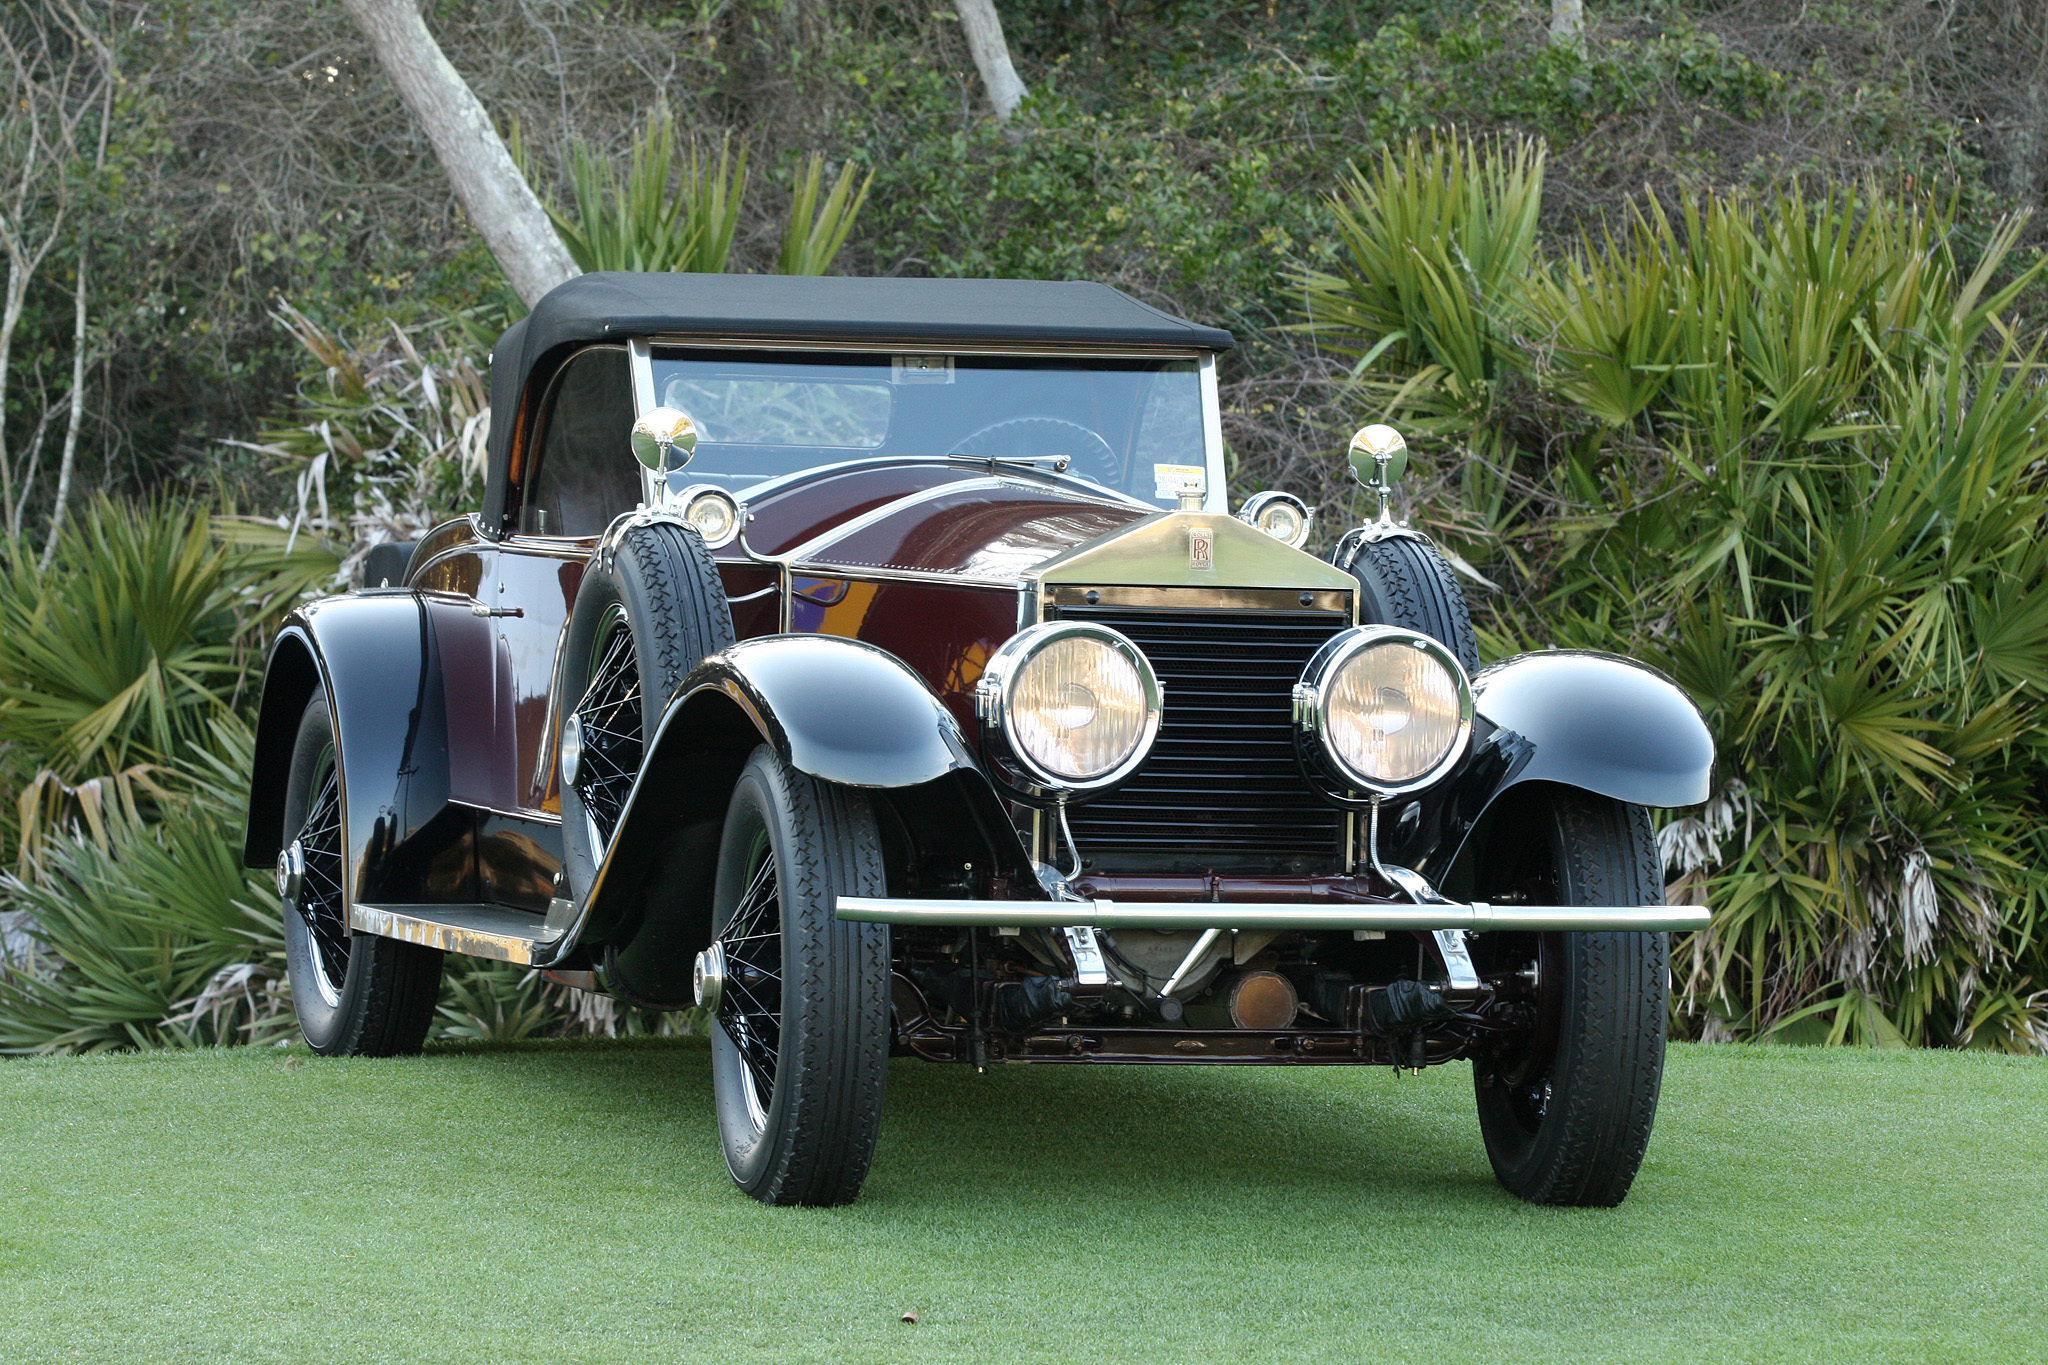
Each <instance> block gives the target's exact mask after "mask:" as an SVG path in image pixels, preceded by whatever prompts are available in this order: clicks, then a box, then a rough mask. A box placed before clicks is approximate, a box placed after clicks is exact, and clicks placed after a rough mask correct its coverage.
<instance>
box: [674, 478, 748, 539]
mask: <svg viewBox="0 0 2048 1365" xmlns="http://www.w3.org/2000/svg"><path fill="white" fill-rule="evenodd" d="M683 520H684V521H687V522H689V523H690V525H692V526H694V527H696V528H697V534H699V535H701V536H703V537H704V543H705V544H706V545H707V546H709V547H710V548H712V549H714V550H716V549H718V548H720V547H721V546H724V545H729V544H731V543H732V540H733V538H734V537H735V536H737V535H738V534H739V533H740V509H739V506H738V504H736V503H734V502H733V500H732V499H731V498H729V497H727V496H726V495H725V494H724V493H722V492H720V491H719V490H717V489H715V488H707V489H705V490H704V491H703V492H700V493H698V494H696V495H694V496H693V497H691V499H690V500H689V501H688V502H686V503H684V504H683Z"/></svg>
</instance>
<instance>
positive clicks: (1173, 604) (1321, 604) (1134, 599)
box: [1044, 583, 1355, 621]
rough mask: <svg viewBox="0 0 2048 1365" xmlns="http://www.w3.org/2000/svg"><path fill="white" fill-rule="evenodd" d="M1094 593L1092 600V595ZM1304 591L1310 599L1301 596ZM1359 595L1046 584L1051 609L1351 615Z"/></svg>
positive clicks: (1330, 591) (1310, 590)
mask: <svg viewBox="0 0 2048 1365" xmlns="http://www.w3.org/2000/svg"><path fill="white" fill-rule="evenodd" d="M1090 593H1093V594H1095V600H1094V601H1093V602H1090V601H1089V600H1088V595H1089V594H1090ZM1304 593H1306V594H1307V596H1308V598H1309V600H1308V602H1306V603H1304V602H1303V601H1302V600H1301V599H1302V596H1303V594H1304ZM1354 595H1355V594H1353V593H1350V592H1347V591H1345V590H1344V589H1342V588H1300V589H1296V588H1153V587H1144V586H1141V585H1138V584H1130V583H1106V584H1103V585H1102V586H1100V587H1091V586H1089V585H1087V584H1083V583H1048V584H1046V585H1045V589H1044V597H1045V601H1046V605H1047V606H1052V607H1151V608H1158V609H1160V610H1166V611H1327V612H1338V613H1342V614H1343V616H1344V618H1345V619H1346V620H1347V621H1348V620H1349V619H1350V618H1351V599H1352V598H1353V596H1354Z"/></svg>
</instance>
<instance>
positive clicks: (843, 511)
mask: <svg viewBox="0 0 2048 1365" xmlns="http://www.w3.org/2000/svg"><path fill="white" fill-rule="evenodd" d="M747 510H748V512H749V514H750V515H751V517H752V521H751V522H750V525H749V530H748V543H749V545H750V546H751V547H752V548H753V550H754V551H755V552H756V553H757V554H763V555H772V556H773V557H774V558H776V559H778V560H781V561H783V562H784V563H785V564H786V565H788V567H789V569H790V571H792V572H795V573H801V574H806V575H814V576H819V577H833V576H844V577H853V578H866V577H887V578H918V579H928V580H933V581H945V582H952V583H961V584H972V585H976V586H986V587H1006V588H1013V589H1014V588H1027V589H1028V588H1031V587H1034V586H1038V585H1045V586H1047V587H1051V586H1053V585H1063V584H1064V585H1083V584H1088V585H1105V586H1108V585H1134V586H1136V585H1144V586H1151V587H1161V588H1166V587H1171V588H1180V589H1187V588H1194V589H1200V588H1203V587H1217V588H1274V589H1283V588H1284V589H1299V590H1317V591H1336V592H1345V593H1349V591H1350V590H1351V589H1352V588H1353V587H1355V584H1354V582H1353V580H1352V578H1351V576H1350V575H1349V574H1347V573H1344V572H1343V571H1342V570H1340V569H1336V568H1334V567H1332V566H1331V565H1329V564H1325V563H1324V562H1323V561H1321V560H1319V559H1317V558H1315V557H1314V556H1312V555H1308V554H1305V553H1303V552H1302V551H1300V550H1295V549H1291V548H1289V547H1288V546H1286V545H1283V544H1281V543H1280V542H1279V541H1276V540H1274V539H1273V538H1272V537H1270V536H1268V535H1265V534H1264V533H1263V532H1260V531H1258V530H1256V529H1255V528H1253V527H1251V526H1248V525H1246V524H1245V523H1243V522H1241V521H1239V520H1237V519H1236V518H1235V517H1232V516H1230V515H1228V514H1227V513H1223V512H1165V511H1160V510H1157V509H1154V508H1149V507H1146V506H1144V505H1142V504H1139V503H1136V502H1133V501H1130V500H1127V499H1122V498H1119V497H1117V496H1116V495H1114V494H1110V493H1097V492H1093V491H1091V490H1090V489H1089V487H1088V486H1087V485H1085V484H1079V483H1075V482H1071V481H1068V480H1064V479H1061V480H1053V479H1049V478H1037V477H1032V476H1029V475H1018V476H1012V475H1009V474H1007V473H1003V472H997V473H994V474H991V473H989V472H988V471H987V470H986V468H985V467H982V468H963V467H961V466H957V465H942V464H907V463H906V464H900V465H890V466H885V467H882V468H874V469H861V470H850V471H846V472H844V473H839V474H833V475H828V476H826V477H823V478H819V479H816V480H811V481H807V482H805V483H803V484H800V485H797V486H795V487H790V488H786V489H782V490H778V491H775V492H772V493H771V494H769V495H768V496H767V497H764V498H759V499H749V500H748V503H747Z"/></svg>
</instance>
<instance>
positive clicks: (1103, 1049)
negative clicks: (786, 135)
mask: <svg viewBox="0 0 2048 1365" xmlns="http://www.w3.org/2000/svg"><path fill="white" fill-rule="evenodd" d="M1230 344H1231V339H1230V337H1229V335H1228V334H1227V333H1224V332H1220V331H1216V330H1212V329H1210V328H1206V327H1200V326H1196V325H1193V324H1191V323H1188V322H1184V321H1181V320H1179V319H1176V318H1173V317H1171V316H1168V315H1166V314H1163V313H1161V312H1159V311H1157V310H1155V309H1153V308H1149V307H1146V306H1144V305H1142V304H1140V303H1138V302H1136V301H1135V300H1133V299H1131V298H1129V297H1127V296H1125V295H1123V294H1120V293H1118V292H1117V291H1115V290H1113V289H1110V288H1107V287H1105V286H1101V285H1096V284H1087V283H1038V282H1017V281H989V280H869V279H837V278H827V279H817V278H784V277H764V276H729V275H717V276H710V275H619V274H592V275H585V276H583V277H581V278H580V279H576V280H573V281H571V282H569V283H567V284H564V285H562V286H561V287H560V288H558V289H556V290H555V291H554V292H553V293H551V294H549V295H548V296H547V297H546V298H545V299H543V300H542V301H541V302H540V304H539V305H538V306H537V307H536V308H535V309H534V311H533V313H532V314H531V316H529V317H528V318H527V319H526V320H525V321H524V322H521V323H520V324H518V325H517V326H515V327H513V328H512V329H511V330H510V331H508V332H507V333H506V334H505V336H504V338H503V339H502V340H501V341H500V342H499V343H498V346H497V348H496V350H495V352H494V354H493V356H492V370H491V384H492V399H493V404H492V412H493V426H492V430H491V439H490V468H489V476H488V483H487V487H486V489H485V493H484V503H483V508H482V510H481V511H480V512H478V513H476V514H475V515H472V516H468V517H464V518H461V519H460V520H457V521H452V522H449V523H447V524H446V525H443V526H441V527H439V528H437V529H436V530H434V531H433V532H432V533H431V534H429V535H427V536H426V537H425V538H423V539H422V540H420V541H419V542H418V543H417V544H414V545H409V546H398V547H385V548H383V549H381V550H380V551H379V552H378V553H377V554H375V555H373V556H372V558H371V560H370V563H369V567H368V571H367V579H366V582H365V584H364V587H363V588H362V589H361V590H360V591H356V592H351V593H348V594H346V595H343V596H339V597H333V598H329V599H327V600H325V601H321V602H317V603H314V604H312V605H310V606H307V607H304V608H303V609H301V610H300V611H298V612H297V613H296V614H294V615H293V616H292V617H291V618H290V620H289V621H288V623H287V624H286V625H285V627H284V628H283V630H282V632H281V634H280V635H279V638H278V640H277V642H276V645H275V647H274V649H273V651H272V654H271V657H270V662H269V672H268V676H267V679H266V682H265V685H264V691H263V701H262V713H261V719H260V723H259V736H258V749H257V757H256V764H255V772H254V775H253V785H252V794H251V800H250V812H251V814H250V819H249V828H248V842H247V851H246V856H247V859H248V861H249V863H250V865H251V866H264V867H268V866H275V868H276V869H277V878H278V888H279V891H280V893H281V895H282V897H283V900H284V904H285V907H286V908H285V915H284V919H285V929H286V938H287V942H288V946H289V958H290V975H291V988H292V997H293V1000H294V1003H295V1006H296V1008H297V1011H298V1015H299V1019H300V1022H301V1025H302V1027H303V1030H304V1033H305V1036H306V1039H307V1041H308V1042H309V1043H310V1044H311V1045H312V1047H313V1048H314V1049H315V1050H316V1051H318V1052H321V1053H325V1054H330V1055H332V1054H389V1053H395V1052H403V1051H409V1050H412V1049H416V1048H417V1047H419V1046H420V1044H421V1042H422V1040H423V1038H424V1036H425V1034H426V1031H427V1026H428V1022H429V1019H430V1017H431V1015H432V1012H433V1008H434V1002H435V995H436V990H437V987H438V984H439V980H440V973H441V962H442V954H443V953H445V952H456V953H469V954H474V955H477V956H480V957H488V958H498V959H502V960H506V961H510V962H515V963H526V964H531V965H532V967H534V968H535V969H536V970H541V971H545V972H547V973H549V974H550V975H551V976H552V977H553V978H555V979H556V980H559V981H563V982H567V983H571V984H574V985H577V986H581V987H584V988H586V989H592V990H599V991H607V992H610V993H611V994H612V995H614V996H616V997H617V998H619V999H620V1000H622V1001H625V1002H630V1003H632V1004H633V1005H636V1006H642V1007H652V1008H658V1009H678V1008H687V1007H689V1006H691V1005H692V1004H693V1003H695V1004H696V1005H698V1006H701V1008H702V1009H703V1011H704V1012H705V1017H706V1018H707V1019H708V1020H709V1021H710V1030H711V1034H712V1040H711V1042H712V1065H711V1071H712V1077H713V1089H714V1093H715V1108H716V1112H717V1116H718V1124H719V1128H720V1132H721V1136H722V1140H723V1145H724V1150H725V1154H726V1158H727V1161H728V1163H729V1165H730V1167H731V1170H732V1174H733V1177H734V1179H735V1180H736V1181H737V1182H738V1183H739V1184H740V1186H741V1187H742V1188H743V1189H745V1190H746V1191H747V1192H748V1193H749V1194H751V1195H753V1196H754V1197H755V1198H757V1199H761V1200H763V1201H766V1202H768V1203H778V1204H780V1203H795V1204H830V1203H840V1202H844V1201H847V1200H850V1199H852V1198H853V1197H854V1196H855V1195H856V1194H857V1193H858V1191H859V1189H860V1186H861V1182H862V1180H863V1179H864V1177H865V1176H866V1173H867V1170H868V1166H869V1162H870V1158H871V1155H872V1153H873V1150H874V1144H875V1139H876V1134H877V1130H878V1128H879V1125H880V1116H881V1107H882V1091H883V1078H884V1074H885V1071H886V1069H887V1061H888V1058H889V1057H890V1056H891V1055H911V1056H916V1057H921V1058H926V1059H929V1060H932V1061H954V1062H965V1063H969V1064H971V1065H973V1066H976V1067H986V1066H990V1065H995V1064H999V1063H1000V1064H1005V1065H1007V1064H1014V1063H1066V1064H1090V1063H1101V1062H1175V1063H1195V1064H1214V1065H1246V1064H1267V1065H1285V1066H1309V1065H1375V1064H1376V1065H1382V1066H1386V1065H1391V1066H1395V1067H1402V1068H1419V1067H1423V1066H1428V1065H1435V1064H1439V1063H1443V1062H1449V1061H1453V1060H1460V1059H1469V1061H1470V1062H1471V1064H1472V1072H1473V1076H1474V1081H1475V1087H1476V1090H1477V1096H1478V1110H1479V1121H1480V1122H1479V1126H1480V1130H1481V1132H1482V1134H1483V1136H1484V1140H1485V1144H1486V1150H1487V1153H1488V1156H1489V1157H1490V1158H1491V1160H1492V1163H1493V1167H1494V1170H1495V1171H1496V1173H1497V1174H1498V1176H1499V1179H1500V1181H1501V1183H1502V1184H1503V1185H1505V1186H1506V1187H1507V1188H1508V1189H1509V1190H1511V1191H1513V1192H1514V1193H1516V1194H1518V1195H1521V1196H1523V1197H1524V1198H1527V1199H1531V1200H1536V1201H1541V1202H1549V1203H1564V1204H1612V1203H1615V1202H1617V1201H1619V1200H1620V1199H1621V1198H1622V1197H1623V1195H1624V1194H1625V1193H1626V1192H1627V1190H1628V1187H1629V1183H1630V1181H1631V1179H1632V1178H1633V1176H1634V1174H1635V1171H1636V1169H1637V1166H1638V1165H1639V1163H1640V1162H1641V1159H1642V1156H1643V1151H1644V1146H1645V1144H1646V1143H1647V1141H1648V1139H1649V1133H1650V1126H1651V1120H1652V1118H1653V1116H1654V1114H1655V1110H1656V1105H1657V1097H1658V1088H1659V1083H1660V1078H1661V1072H1662V1065H1663V1055H1664V1034H1665V1015H1666V994H1667V990H1668V977H1667V971H1666V965H1665V959H1666V946H1665V945H1666V931H1668V930H1674V929H1686V928H1695V927H1698V926H1700V925H1702V924H1703V923H1704V922H1705V919H1706V914H1705V911H1704V910H1703V909H1701V908H1699V907H1693V906H1669V905H1666V904H1665V903H1664V901H1665V897H1664V893H1663V879H1662V877H1661V876H1660V874H1659V867H1658V862H1657V858H1656V854H1655V849H1654V843H1653V839H1652V833H1651V827H1650V823H1649V819H1648V816H1647V814H1646V809H1647V808H1649V807H1669V806H1678V805H1684V804H1691V803H1694V802H1698V801H1701V800H1703V799H1705V797H1706V795H1707V790H1708V782H1709V778H1710V769H1711V766H1712V760H1713V753H1712V745H1711V742H1710V740H1709V738H1708V735H1707V732H1706V729H1705V727H1704V725H1703V724H1702V723H1701V720H1700V717H1699V714H1698V712H1697V711H1696V710H1695V708H1694V707H1693V705H1692V703H1691V702H1690V701H1689V700H1688V699H1687V698H1686V697H1685V695H1684V694H1683V693H1682V692H1681V691H1680V690H1679V689H1678V688H1677V687H1676V686H1674V685H1673V684H1672V683H1671V682H1670V681H1668V680H1667V679H1666V678H1664V677H1663V676H1662V675H1661V674H1659V673H1657V672H1655V671H1653V670H1651V669H1649V668H1646V667H1644V666H1642V665H1640V664H1636V663H1632V662H1630V661H1628V660H1626V659H1622V658H1617V657H1612V656H1608V655H1601V654H1591V653H1574V652H1564V651H1554V652H1544V653H1537V654H1526V655H1521V656H1518V657H1515V658H1511V659H1505V660H1502V661H1499V662H1497V663H1494V664H1492V665H1491V666H1489V667H1487V668H1485V669H1480V668H1478V659H1477V657H1476V650H1475V647H1474V642H1473V636H1472V630H1471V626H1470V623H1469V620H1468V618H1467V616H1466V613H1465V607H1464V602H1463V599H1462V597H1461V596H1460V594H1459V589H1458V587H1457V584H1456V582H1455V580H1454V579H1453V578H1452V576H1451V575H1450V573H1449V572H1448V570H1447V569H1446V567H1445V564H1444V561H1443V559H1442V558H1441V557H1440V556H1439V555H1438V554H1437V552H1436V551H1435V550H1434V549H1433V547H1432V546H1431V545H1430V543H1429V542H1428V541H1427V540H1426V539H1425V538H1424V537H1423V536H1421V535H1419V534H1417V533H1416V532H1413V531H1411V530H1409V529H1407V528H1406V527H1405V526H1404V525H1401V524H1399V523H1397V522H1396V521H1395V520H1393V519H1392V517H1391V515H1390V514H1389V513H1388V511H1387V508H1388V505H1389V504H1388V490H1389V488H1390V486H1391V485H1392V483H1393V480H1394V479H1395V478H1396V477H1398V475H1399V473H1400V471H1401V469H1402V467H1403V465H1404V464H1405V459H1406V450H1405V447H1404V446H1403V444H1402V442H1401V438H1400V437H1399V436H1398V435H1397V434H1395V433H1394V432H1393V431H1392V430H1391V429H1389V428H1386V427H1369V428H1367V429H1366V430H1365V431H1363V432H1361V433H1360V435H1359V437H1358V439H1357V440H1356V441H1355V442H1354V443H1353V449H1352V460H1353V465H1354V467H1355V468H1356V469H1357V470H1358V471H1359V473H1360V476H1361V478H1363V479H1364V480H1365V481H1366V483H1367V485H1368V487H1369V488H1371V489H1373V490H1375V491H1376V492H1377V493H1378V494H1379V505H1380V508H1381V512H1380V515H1379V517H1378V518H1377V520H1374V521H1372V522H1370V523H1369V524H1367V525H1364V526H1361V527H1358V528H1355V529H1353V530H1351V531H1349V532H1348V533H1347V534H1345V535H1344V536H1343V537H1342V540H1341V542H1340V543H1339V544H1338V546H1337V548H1336V551H1335V553H1334V554H1333V556H1332V558H1331V560H1330V561H1328V562H1326V561H1324V560H1322V559H1318V558H1316V557H1314V556H1313V555H1310V554H1308V553H1306V552H1304V551H1303V549H1302V548H1301V546H1302V545H1303V544H1304V543H1305V542H1306V540H1307V538H1308V535H1309V532H1310V522H1311V519H1312V515H1313V514H1312V512H1311V509H1309V508H1308V507H1306V506H1304V505H1303V504H1302V502H1301V501H1300V500H1299V499H1296V498H1293V497H1291V496H1288V495H1286V494H1279V493H1262V494H1259V495H1257V496H1255V497H1253V498H1251V499H1250V500H1248V501H1247V502H1246V503H1245V504H1244V505H1243V507H1242V508H1241V509H1240V510H1239V512H1238V513H1237V514H1236V515H1232V514H1231V513H1230V512H1229V510H1228V509H1227V507H1226V505H1225V501H1224V498H1225V488H1224V450H1223V441H1222V434H1221V427H1220V422H1219V411H1218V403H1217V388H1216V371H1215V364H1216V357H1217V354H1218V353H1219V352H1221V351H1223V350H1225V349H1226V348H1228V347H1229V346H1230Z"/></svg>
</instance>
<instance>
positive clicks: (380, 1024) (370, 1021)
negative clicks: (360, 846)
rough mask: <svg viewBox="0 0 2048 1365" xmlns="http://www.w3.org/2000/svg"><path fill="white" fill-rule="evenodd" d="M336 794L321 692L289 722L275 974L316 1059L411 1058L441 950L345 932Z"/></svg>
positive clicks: (330, 727) (427, 1020)
mask: <svg viewBox="0 0 2048 1365" xmlns="http://www.w3.org/2000/svg"><path fill="white" fill-rule="evenodd" d="M343 809H344V797H343V793H342V786H341V773H340V770H339V767H338V766H337V764H336V762H335V747H334V723H333V720H332V719H331V718H330V717H329V715H328V713H327V693H326V692H325V691H324V690H322V691H316V692H315V693H314V694H313V697H312V700H310V701H308V702H307V703H306V711H305V714H304V715H303V716H301V717H300V718H299V733H298V738H297V739H296V740H295V741H294V743H293V745H292V766H291V771H290V774H289V776H288V777H287V779H286V783H285V801H284V827H285V829H286V831H287V832H290V833H291V838H290V839H289V840H288V841H287V842H286V846H285V855H284V858H283V859H281V860H280V873H281V875H280V878H279V880H280V883H281V884H280V886H279V891H280V892H281V893H282V895H283V901H284V947H285V970H286V973H287V975H288V976H289V978H290V980H291V987H292V1008H293V1010H294V1012H295V1013H297V1015H298V1016H299V1031H300V1032H301V1033H303V1034H304V1035H305V1038H306V1043H307V1045H308V1046H310V1047H311V1048H312V1049H313V1051H315V1052H317V1053H319V1054H321V1055H322V1056H324V1057H393V1056H398V1055H401V1054H404V1053H410V1052H418V1051H419V1050H420V1047H421V1045H422V1044H424V1043H425V1042H426V1040H427V1030H428V1029H429V1028H430V1027H431V1026H432V1025H433V1022H434V1002H435V1000H436V998H437V997H438V996H439V995H440V992H441V952H440V950H439V949H437V948H425V947H421V946H420V945H419V944H416V943H406V942H403V941H401V940H399V939H395V938H380V937H378V936H377V935H375V934H359V933H355V932H352V931H351V930H350V929H349V926H348V898H347V895H346V893H345V890H344V880H345V874H344V871H343V869H344V867H345V866H346V863H347V854H346V850H345V849H344V847H343V844H342V825H341V819H342V812H343Z"/></svg>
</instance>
